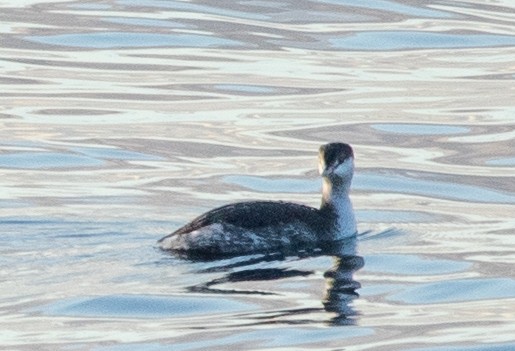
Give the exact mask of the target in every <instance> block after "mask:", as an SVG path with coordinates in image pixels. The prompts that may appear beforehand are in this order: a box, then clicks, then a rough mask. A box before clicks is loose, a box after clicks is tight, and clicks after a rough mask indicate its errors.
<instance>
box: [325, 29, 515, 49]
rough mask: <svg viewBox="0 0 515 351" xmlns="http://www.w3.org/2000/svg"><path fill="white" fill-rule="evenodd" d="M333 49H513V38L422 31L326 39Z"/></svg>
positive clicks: (370, 33)
mask: <svg viewBox="0 0 515 351" xmlns="http://www.w3.org/2000/svg"><path fill="white" fill-rule="evenodd" d="M329 41H330V43H331V45H332V47H333V48H335V49H347V50H364V51H381V50H416V49H437V48H438V49H442V48H449V49H450V48H474V47H496V46H513V45H515V36H509V35H494V34H477V33H471V34H450V33H437V32H422V31H368V32H357V33H354V34H352V35H349V36H346V35H345V34H342V35H341V37H339V38H332V39H329Z"/></svg>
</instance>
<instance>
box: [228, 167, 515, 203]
mask: <svg viewBox="0 0 515 351" xmlns="http://www.w3.org/2000/svg"><path fill="white" fill-rule="evenodd" d="M224 180H225V182H227V183H230V184H236V185H239V186H243V187H245V188H248V189H252V190H255V191H259V192H265V193H269V192H287V193H312V192H317V191H319V189H320V180H319V179H311V180H309V179H307V180H303V179H287V178H286V179H270V178H262V177H254V176H235V175H232V176H226V177H224ZM352 188H353V189H355V190H361V191H371V192H385V193H401V194H412V195H422V196H428V197H438V198H443V199H452V200H462V201H472V202H483V203H515V196H513V195H510V194H509V193H503V192H500V191H497V190H492V189H488V188H483V187H479V186H474V185H468V184H459V183H448V182H443V181H433V180H424V179H416V178H408V177H405V176H400V175H383V174H373V173H367V172H358V173H357V174H356V175H355V176H354V180H353V184H352Z"/></svg>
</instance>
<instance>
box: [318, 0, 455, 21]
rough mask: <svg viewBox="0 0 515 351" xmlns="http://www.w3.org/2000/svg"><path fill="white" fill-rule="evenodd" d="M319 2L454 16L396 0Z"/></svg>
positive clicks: (421, 14) (413, 14)
mask: <svg viewBox="0 0 515 351" xmlns="http://www.w3.org/2000/svg"><path fill="white" fill-rule="evenodd" d="M320 2H325V3H329V4H334V5H342V6H350V7H360V8H365V9H373V10H384V11H387V12H395V13H400V14H403V15H409V16H416V17H430V18H431V17H432V18H449V17H454V16H453V15H452V14H451V13H449V12H444V11H438V10H432V9H429V8H424V7H416V6H409V5H404V4H400V3H398V2H396V1H386V0H367V1H362V0H320Z"/></svg>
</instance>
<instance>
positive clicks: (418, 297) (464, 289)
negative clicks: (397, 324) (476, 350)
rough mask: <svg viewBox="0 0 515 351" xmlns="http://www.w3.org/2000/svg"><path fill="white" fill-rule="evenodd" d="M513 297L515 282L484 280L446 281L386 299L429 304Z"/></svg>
mask: <svg viewBox="0 0 515 351" xmlns="http://www.w3.org/2000/svg"><path fill="white" fill-rule="evenodd" d="M514 297H515V280H513V279H509V278H485V279H465V280H446V281H441V282H436V283H427V284H420V285H416V286H414V287H408V288H405V289H404V290H403V291H402V292H399V293H396V294H393V295H391V296H389V297H388V299H389V300H392V301H399V302H403V303H408V304H431V303H446V302H463V301H474V300H491V299H506V298H514Z"/></svg>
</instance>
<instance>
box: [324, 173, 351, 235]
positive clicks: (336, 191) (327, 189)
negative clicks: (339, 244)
mask: <svg viewBox="0 0 515 351" xmlns="http://www.w3.org/2000/svg"><path fill="white" fill-rule="evenodd" d="M350 182H351V181H350V179H348V181H347V182H343V183H341V184H338V185H335V184H333V182H331V180H329V179H328V178H326V177H324V178H323V185H322V207H330V208H331V210H332V211H334V213H335V215H336V226H337V228H336V229H337V231H336V233H335V234H336V236H337V237H336V238H334V239H336V240H340V239H345V238H349V237H352V236H354V235H356V232H357V225H356V217H355V216H354V210H353V208H352V202H351V200H350V197H349V191H350Z"/></svg>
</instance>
